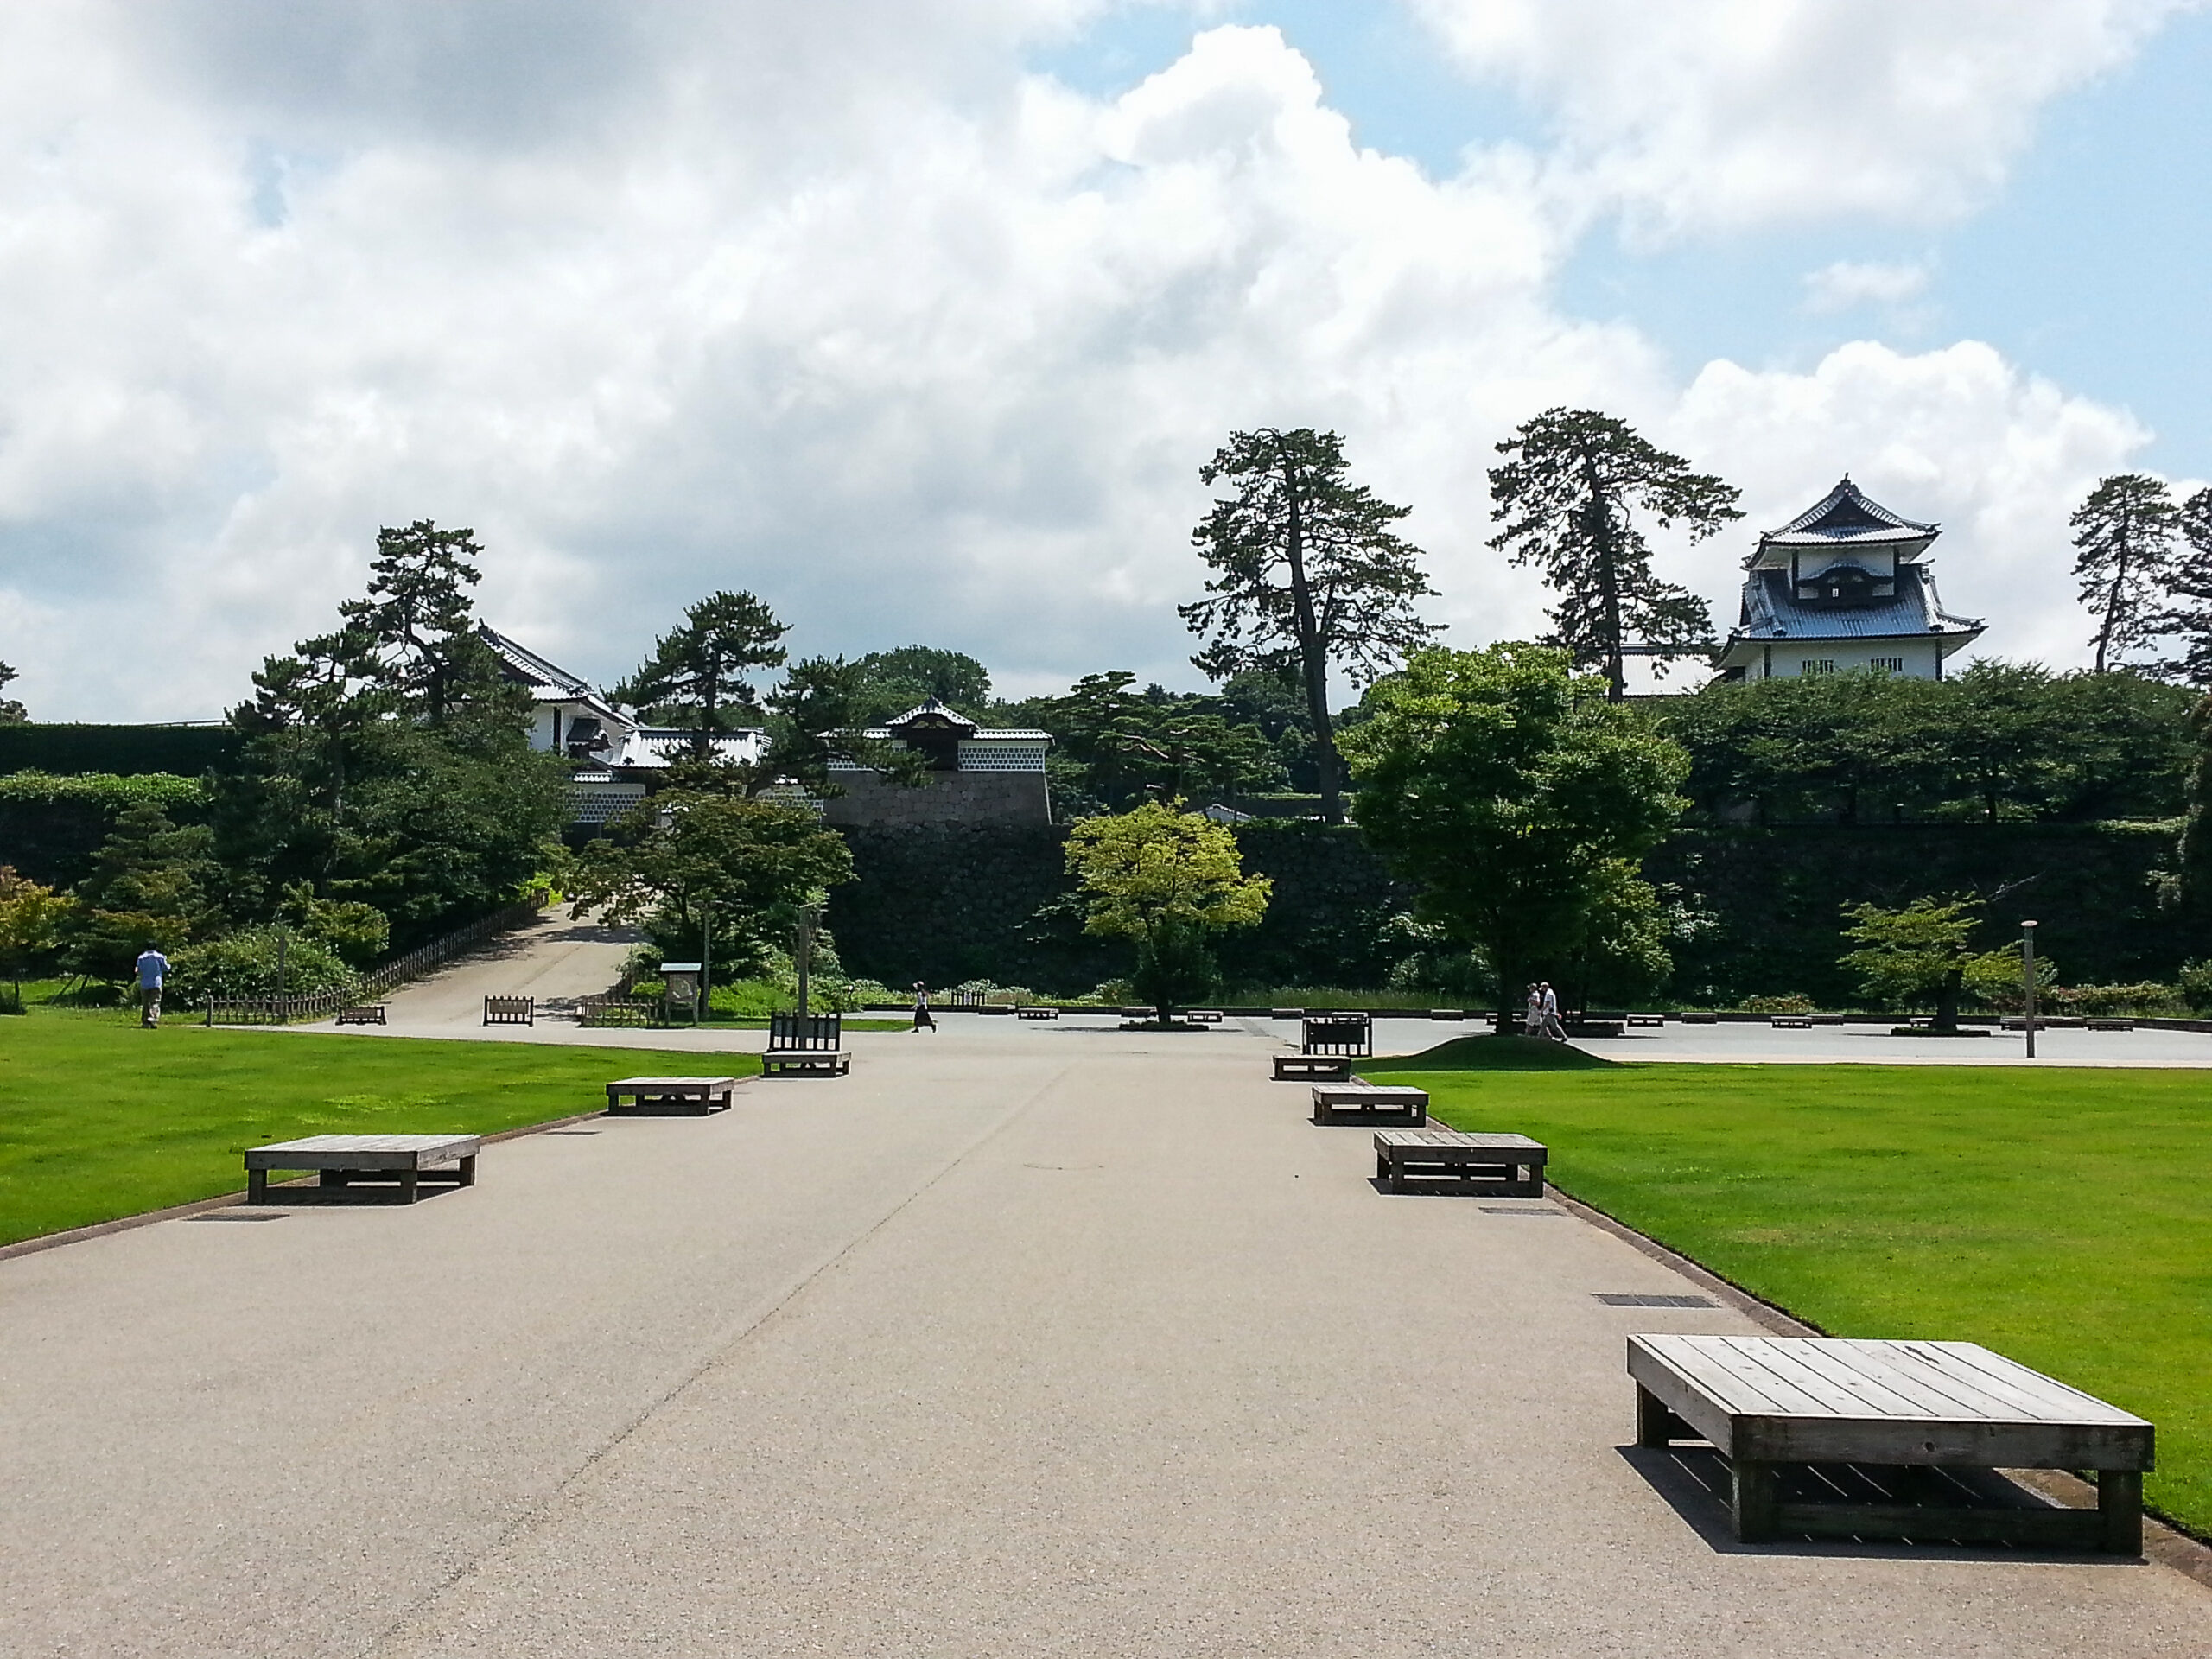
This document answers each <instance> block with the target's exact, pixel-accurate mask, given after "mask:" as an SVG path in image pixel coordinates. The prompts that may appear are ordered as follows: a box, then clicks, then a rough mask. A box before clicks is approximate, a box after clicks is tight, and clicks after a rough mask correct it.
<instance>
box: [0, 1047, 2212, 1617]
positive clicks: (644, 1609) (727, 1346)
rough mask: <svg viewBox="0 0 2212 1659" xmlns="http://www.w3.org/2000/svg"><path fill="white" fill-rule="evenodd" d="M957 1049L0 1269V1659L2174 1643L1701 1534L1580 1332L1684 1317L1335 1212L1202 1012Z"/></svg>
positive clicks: (1356, 1171)
mask: <svg viewBox="0 0 2212 1659" xmlns="http://www.w3.org/2000/svg"><path fill="white" fill-rule="evenodd" d="M963 1024H965V1029H964V1030H963ZM1011 1024H1012V1022H1000V1021H992V1022H990V1024H989V1027H988V1029H987V1028H986V1027H985V1024H984V1022H983V1021H982V1020H976V1021H975V1022H973V1023H972V1024H967V1023H965V1022H950V1021H949V1022H948V1024H947V1028H946V1030H945V1031H944V1033H940V1034H939V1035H938V1036H936V1037H934V1038H931V1037H928V1036H911V1035H894V1034H889V1033H884V1034H872V1033H859V1034H857V1035H856V1036H855V1040H854V1045H853V1046H854V1047H855V1052H856V1058H855V1067H854V1071H853V1075H852V1076H851V1077H849V1078H847V1079H844V1080H842V1081H837V1082H824V1081H819V1080H790V1081H782V1082H773V1083H770V1082H755V1083H752V1084H747V1086H746V1087H745V1088H743V1089H742V1090H740V1092H739V1103H738V1105H737V1107H736V1109H734V1110H732V1111H730V1112H728V1113H723V1114H720V1115H717V1116H714V1117H711V1118H706V1119H633V1120H621V1121H611V1120H607V1121H600V1122H594V1123H592V1124H589V1125H586V1126H583V1127H582V1128H581V1129H579V1130H575V1131H569V1132H563V1133H556V1134H547V1135H534V1136H530V1137H526V1138H524V1139H521V1140H518V1141H509V1142H505V1143H501V1144H499V1145H497V1146H494V1147H490V1148H489V1149H487V1150H486V1154H485V1155H484V1159H483V1163H482V1166H481V1168H480V1184H479V1185H477V1186H475V1187H474V1188H472V1189H469V1190H467V1191H463V1192H454V1193H450V1194H446V1195H441V1196H438V1197H436V1198H430V1199H429V1200H426V1201H425V1202H423V1204H421V1205H416V1207H415V1208H413V1209H411V1210H403V1209H397V1208H390V1207H374V1208H372V1207H329V1208H325V1207H302V1208H299V1209H296V1210H294V1211H289V1212H279V1214H280V1215H281V1217H282V1218H280V1219H274V1220H266V1221H258V1222H254V1221H247V1220H243V1219H235V1218H233V1219H226V1220H222V1221H216V1220H210V1219H200V1220H192V1221H175V1222H168V1223H163V1224H157V1225H155V1226H150V1227H147V1228H143V1229H139V1230H135V1231H130V1232H125V1233H120V1234H116V1235H112V1236H107V1237H103V1238H99V1239H95V1240H92V1241H89V1242H87V1243H80V1244H76V1245H72V1246H69V1247H67V1248H64V1249H55V1250H50V1251H47V1252H43V1253H41V1254H37V1255H28V1256H24V1257H21V1258H18V1259H16V1260H13V1261H9V1262H0V1318H4V1319H5V1322H6V1329H7V1332H8V1340H7V1341H6V1342H5V1343H4V1344H0V1399H4V1400H5V1402H6V1408H5V1410H4V1412H0V1493H3V1494H4V1497H5V1503H4V1506H0V1651H4V1652H5V1653H6V1654H8V1655H9V1656H10V1659H30V1656H48V1655H53V1656H60V1655H72V1656H81V1655H87V1654H118V1655H120V1654H129V1655H132V1656H170V1655H180V1656H181V1655H190V1656H213V1655H222V1656H238V1655H277V1654H284V1655H305V1656H322V1655H373V1656H380V1659H396V1656H410V1659H414V1656H429V1655H448V1654H468V1655H482V1656H524V1655H530V1656H563V1659H575V1656H594V1659H601V1656H630V1655H639V1656H644V1655H652V1656H656V1659H658V1656H701V1659H705V1656H717V1659H720V1656H728V1655H746V1656H753V1655H765V1656H782V1655H817V1654H820V1655H836V1656H860V1655H868V1656H874V1655H917V1656H921V1655H927V1656H939V1655H943V1656H963V1659H966V1656H978V1655H1007V1656H1031V1655H1113V1656H1131V1659H1134V1656H1147V1659H1149V1656H1156V1655H1169V1654H1174V1655H1181V1654H1193V1655H1207V1656H1217V1655H1230V1656H1244V1655H1249V1656H1255V1659H1258V1656H1267V1659H1284V1656H1305V1655H1326V1656H1344V1659H1395V1656H1412V1655H1437V1654H1452V1655H1464V1654H1500V1655H1504V1654H1511V1655H1516V1656H1532V1655H1535V1656H1554V1655H1556V1656H1570V1655H1571V1656H1575V1659H1586V1656H1591V1655H1602V1654H1615V1655H1628V1656H1639V1659H1649V1656H1676V1655H1680V1656H1685V1659H1688V1656H1693V1655H1694V1656H1713V1655H1741V1656H1758V1659H1771V1656H1826V1655H1838V1656H1842V1655H1851V1656H1892V1655H1902V1654H1924V1655H1930V1656H1944V1659H1962V1656H1985V1655H1986V1656H1993V1659H1994V1656H2005V1659H2015V1656H2018V1655H2021V1654H2027V1653H2033V1654H2037V1655H2083V1656H2088V1655H2096V1656H2105V1659H2119V1656H2131V1659H2132V1656H2152V1655H2157V1656H2173V1655H2183V1654H2199V1653H2204V1652H2207V1651H2212V1592H2207V1591H2206V1590H2204V1589H2203V1588H2202V1587H2200V1586H2197V1585H2196V1584H2194V1583H2192V1582H2191V1581H2190V1580H2186V1579H2183V1578H2182V1577H2181V1576H2179V1575H2178V1574H2176V1573H2171V1572H2170V1571H2168V1570H2166V1569H2164V1568H2161V1567H2152V1566H2145V1565H2140V1564H2133V1563H2123V1562H2117V1561H2096V1560H2053V1559H2032V1558H2005V1557H2001V1556H1992V1555H1972V1554H1961V1553H1957V1552H1942V1551H1919V1552H1915V1551H1910V1550H1889V1549H1881V1550H1874V1549H1867V1550H1854V1549H1851V1548H1810V1547H1808V1548H1786V1547H1785V1548H1770V1549H1760V1550H1754V1551H1744V1550H1738V1549H1737V1548H1734V1547H1732V1545H1730V1544H1729V1543H1728V1542H1727V1541H1726V1539H1725V1537H1724V1536H1723V1535H1722V1533H1721V1531H1720V1522H1719V1514H1718V1511H1717V1510H1716V1509H1715V1508H1714V1507H1713V1504H1712V1503H1711V1502H1710V1500H1708V1499H1707V1498H1706V1497H1703V1496H1701V1495H1700V1493H1699V1492H1698V1491H1697V1490H1696V1489H1695V1488H1694V1486H1693V1485H1692V1484H1690V1483H1689V1482H1688V1479H1687V1478H1685V1477H1684V1475H1683V1474H1682V1473H1681V1467H1682V1465H1681V1461H1680V1460H1678V1459H1672V1458H1669V1457H1666V1456H1663V1455H1660V1454H1649V1453H1643V1452H1637V1451H1634V1450H1633V1449H1628V1448H1626V1447H1625V1444H1624V1443H1625V1442H1626V1441H1627V1440H1628V1439H1629V1438H1630V1428H1631V1423H1630V1420H1631V1415H1632V1414H1631V1411H1630V1389H1629V1385H1628V1383H1627V1381H1626V1379H1625V1378H1624V1376H1623V1375H1622V1370H1621V1365H1622V1347H1623V1341H1624V1338H1625V1336H1626V1335H1627V1334H1628V1333H1629V1332H1631V1331H1639V1330H1643V1331H1650V1330H1669V1331H1691V1332H1730V1331H1747V1330H1750V1329H1751V1326H1750V1325H1749V1324H1748V1322H1747V1321H1746V1320H1745V1319H1743V1318H1742V1317H1741V1316H1739V1315H1738V1314H1737V1313H1734V1312H1732V1311H1730V1310H1726V1309H1670V1310H1659V1311H1652V1310H1636V1309H1624V1308H1619V1307H1614V1306H1607V1305H1605V1304H1603V1303H1600V1302H1599V1301H1597V1300H1594V1295H1593V1293H1597V1292H1622V1291H1626V1292H1660V1293H1666V1292H1679V1291H1681V1290H1684V1289H1686V1288H1688V1287H1686V1286H1685V1285H1684V1284H1683V1282H1682V1281H1681V1280H1679V1279H1677V1278H1676V1277H1675V1276H1674V1275H1673V1274H1670V1273H1669V1271H1668V1270H1667V1269H1665V1268H1662V1267H1661V1266H1660V1265H1658V1264H1656V1263H1655V1262H1652V1261H1650V1260H1649V1259H1648V1258H1646V1257H1644V1256H1643V1255H1639V1254H1637V1252H1636V1251H1635V1250H1633V1249H1630V1247H1629V1246H1628V1245H1627V1244H1625V1243H1623V1242H1621V1241H1619V1240H1618V1239H1616V1238H1614V1237H1612V1236H1610V1235H1608V1234H1606V1233H1605V1232H1602V1231H1600V1230H1597V1229H1594V1228H1592V1227H1588V1226H1586V1225H1584V1224H1582V1223H1580V1221H1577V1220H1575V1219H1573V1218H1572V1217H1568V1216H1567V1215H1566V1214H1564V1213H1563V1212H1560V1211H1557V1209H1556V1207H1555V1206H1553V1205H1548V1204H1545V1203H1541V1202H1536V1203H1530V1202H1521V1203H1510V1204H1508V1203H1484V1202H1470V1201H1463V1200H1456V1199H1451V1198H1394V1197H1390V1196H1387V1195H1384V1194H1382V1193H1378V1192H1376V1190H1375V1189H1374V1188H1373V1187H1372V1186H1371V1185H1370V1183H1369V1179H1368V1176H1369V1174H1370V1171H1371V1167H1372V1165H1371V1159H1370V1151H1369V1137H1368V1135H1365V1134H1363V1133H1362V1132H1361V1131H1359V1130H1357V1129H1350V1128H1314V1127H1313V1126H1312V1125H1311V1124H1310V1123H1308V1122H1306V1121H1305V1117H1306V1114H1305V1111H1304V1101H1305V1091H1304V1090H1302V1089H1300V1088H1297V1087H1295V1086H1294V1085H1290V1084H1273V1083H1270V1082H1268V1081H1267V1080H1266V1072H1267V1068H1266V1065H1265V1059H1264V1057H1265V1054H1266V1052H1267V1045H1266V1043H1265V1042H1264V1041H1263V1040H1262V1039H1257V1038H1255V1037H1254V1036H1252V1035H1250V1034H1249V1033H1243V1032H1240V1031H1236V1030H1229V1031H1224V1032H1218V1033H1210V1034H1207V1035H1203V1036H1189V1037H1173V1036H1167V1037H1149V1036H1143V1035H1137V1034H1122V1033H1107V1032H1103V1031H1097V1030H1089V1031H1086V1030H1084V1029H1081V1028H1080V1027H1075V1026H1072V1025H1071V1026H1067V1027H1058V1028H1055V1027H1034V1028H1031V1029H1027V1030H1014V1029H1012V1028H1011ZM455 1127H466V1126H461V1125H456V1126H455ZM1501 1127H1504V1125H1503V1124H1501ZM230 1213H231V1215H232V1217H237V1216H238V1215H239V1214H240V1213H241V1212H237V1211H233V1212H230Z"/></svg>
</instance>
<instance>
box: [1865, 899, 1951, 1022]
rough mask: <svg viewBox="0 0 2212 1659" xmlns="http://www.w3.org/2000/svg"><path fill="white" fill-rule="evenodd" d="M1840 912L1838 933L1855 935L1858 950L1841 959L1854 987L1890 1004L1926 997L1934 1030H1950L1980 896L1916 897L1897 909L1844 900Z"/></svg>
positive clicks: (1923, 1000)
mask: <svg viewBox="0 0 2212 1659" xmlns="http://www.w3.org/2000/svg"><path fill="white" fill-rule="evenodd" d="M1843 913H1844V915H1845V916H1846V917H1847V918H1849V920H1850V922H1851V925H1850V926H1848V927H1847V928H1845V929H1844V930H1843V936H1844V938H1847V939H1855V940H1857V941H1858V944H1859V949H1857V950H1852V951H1847V952H1846V953H1845V955H1844V956H1843V957H1842V958H1841V960H1842V963H1843V965H1844V966H1845V967H1847V968H1848V969H1851V970H1852V971H1853V972H1854V973H1856V974H1857V975H1858V976H1859V988H1860V989H1862V990H1864V991H1865V992H1866V995H1867V996H1868V997H1869V998H1871V999H1872V1001H1875V1002H1876V1003H1877V1004H1879V1005H1886V1006H1888V1007H1908V1008H1909V1007H1922V1006H1924V1005H1926V1004H1928V1003H1931V1002H1932V1003H1933V1004H1934V1005H1935V1009H1936V1020H1935V1025H1934V1029H1935V1030H1936V1031H1938V1032H1942V1033H1949V1034H1954V1035H1955V1034H1956V1033H1957V1031H1958V1029H1959V992H1960V989H1961V988H1962V987H1963V986H1964V984H1965V983H1966V978H1967V973H1968V971H1969V969H1972V967H1973V966H1974V963H1975V962H1976V960H1977V958H1976V956H1975V952H1974V944H1973V940H1974V929H1975V928H1976V927H1978V926H1979V925H1980V923H1981V900H1980V899H1976V898H1974V897H1971V896H1969V895H1961V896H1959V897H1955V898H1950V899H1914V900H1913V901H1912V902H1911V903H1910V904H1909V905H1907V906H1904V908H1903V909H1902V910H1885V909H1884V908H1883V907H1882V906H1879V905H1863V904H1862V905H1846V906H1844V907H1843Z"/></svg>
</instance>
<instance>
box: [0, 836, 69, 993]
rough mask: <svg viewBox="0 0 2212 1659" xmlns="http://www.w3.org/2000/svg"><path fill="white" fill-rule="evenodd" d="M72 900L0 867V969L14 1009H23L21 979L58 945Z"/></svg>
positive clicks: (50, 888)
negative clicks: (10, 982)
mask: <svg viewBox="0 0 2212 1659" xmlns="http://www.w3.org/2000/svg"><path fill="white" fill-rule="evenodd" d="M73 902H74V901H73V900H72V899H70V897H69V896H68V895H67V893H56V892H55V891H54V889H53V888H52V887H41V886H40V885H39V884H38V883H37V882H35V881H33V880H28V879H27V878H25V877H23V876H20V875H18V874H16V868H15V866H14V865H12V864H0V969H4V970H5V971H6V973H7V974H8V976H9V977H10V979H12V980H13V981H14V982H15V987H16V998H15V1001H16V1012H18V1013H21V1012H22V1006H23V976H24V975H25V974H27V973H31V972H35V970H36V969H37V967H38V965H39V964H40V963H41V962H42V961H44V960H45V959H46V958H47V957H49V956H51V955H52V954H53V953H54V950H56V949H58V948H59V947H60V943H61V925H62V922H63V920H64V918H67V915H68V914H69V912H70V909H71V907H72V906H73Z"/></svg>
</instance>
